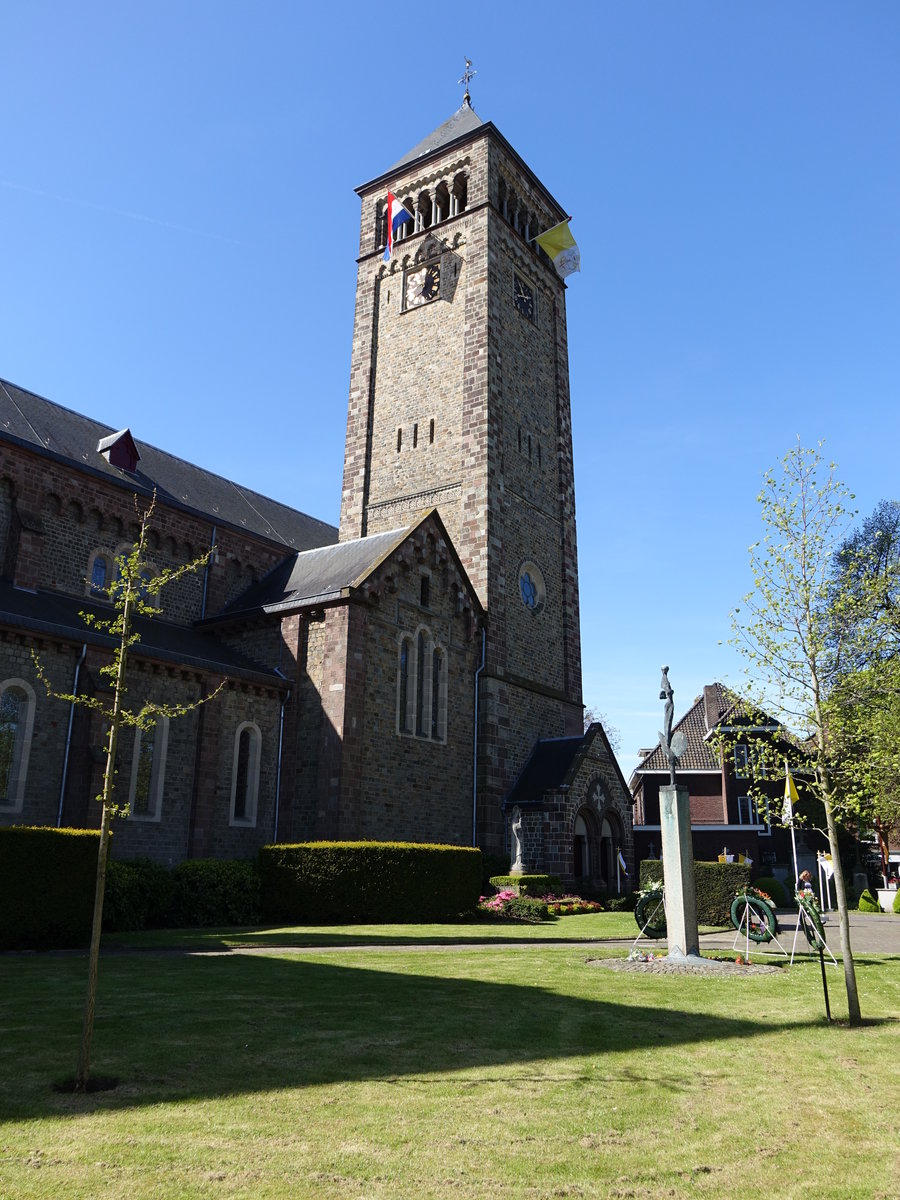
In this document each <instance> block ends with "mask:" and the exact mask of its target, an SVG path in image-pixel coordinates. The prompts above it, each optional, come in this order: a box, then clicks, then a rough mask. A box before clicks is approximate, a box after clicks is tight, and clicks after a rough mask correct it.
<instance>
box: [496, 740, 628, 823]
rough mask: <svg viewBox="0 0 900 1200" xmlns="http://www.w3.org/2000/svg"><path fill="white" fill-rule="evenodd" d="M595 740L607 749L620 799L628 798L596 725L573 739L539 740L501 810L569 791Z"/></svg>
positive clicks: (613, 761) (621, 777)
mask: <svg viewBox="0 0 900 1200" xmlns="http://www.w3.org/2000/svg"><path fill="white" fill-rule="evenodd" d="M594 738H600V739H601V741H602V743H603V745H604V746H605V747H606V752H607V754H608V755H609V760H610V762H611V763H612V765H613V767H614V768H615V771H616V775H617V776H618V779H619V783H620V784H621V787H622V795H623V796H624V797H626V798H630V795H631V793H630V792H629V790H628V784H627V783H626V782H625V776H624V775H623V774H622V771H621V768H620V767H619V764H618V761H617V759H616V756H615V754H614V753H613V749H612V746H610V744H609V738H608V737H607V736H606V730H605V729H604V728H603V726H602V725H601V724H600V723H599V722H595V723H594V724H593V725H591V726H590V727H589V728H588V729H587V730H586V731H585V732H584V733H582V734H577V735H575V736H574V737H563V738H542V739H541V740H540V741H537V742H535V744H534V749H533V750H532V751H531V757H530V758H529V759H528V761H527V762H526V763H525V766H524V767H523V768H522V773H521V774H520V775H519V778H518V779H517V780H516V782H515V783H514V784H513V786H512V789H511V791H510V792H509V793H508V795H507V797H506V799H505V800H504V802H503V805H504V808H506V809H507V810H509V809H510V808H512V807H513V806H514V805H516V804H521V805H527V804H540V801H541V799H542V797H543V795H544V793H545V792H548V791H556V790H557V789H559V788H564V787H568V786H569V785H570V784H571V782H572V780H573V779H574V778H575V776H576V774H577V773H578V769H579V766H580V764H581V760H582V758H583V756H584V755H585V754H586V753H587V751H588V750H589V749H590V747H591V745H592V743H593V741H594Z"/></svg>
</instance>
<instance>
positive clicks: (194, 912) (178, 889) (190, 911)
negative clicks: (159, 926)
mask: <svg viewBox="0 0 900 1200" xmlns="http://www.w3.org/2000/svg"><path fill="white" fill-rule="evenodd" d="M259 897H260V886H259V872H258V870H257V867H256V863H255V862H246V861H234V862H226V861H224V860H222V859H218V858H188V859H185V861H184V862H182V863H179V864H178V866H177V867H175V869H174V870H173V871H172V900H171V907H170V909H169V913H168V920H169V923H170V924H171V925H172V926H173V927H174V928H176V929H186V928H193V927H195V926H198V925H205V926H210V925H258V924H259V923H260V920H261V910H260V903H259Z"/></svg>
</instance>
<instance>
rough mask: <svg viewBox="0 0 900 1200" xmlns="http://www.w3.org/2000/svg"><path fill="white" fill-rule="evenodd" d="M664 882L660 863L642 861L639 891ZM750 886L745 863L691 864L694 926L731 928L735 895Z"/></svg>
mask: <svg viewBox="0 0 900 1200" xmlns="http://www.w3.org/2000/svg"><path fill="white" fill-rule="evenodd" d="M662 882H663V865H662V860H661V859H658V858H645V859H644V860H643V862H642V863H641V888H646V887H649V886H650V885H651V884H653V883H662ZM749 883H750V868H749V867H748V866H747V864H746V863H720V862H697V861H695V862H694V884H695V887H696V893H697V922H698V924H700V925H730V924H731V902H732V900H733V899H734V895H735V892H737V891H738V890H739V889H740V888H745V887H747V886H748V885H749Z"/></svg>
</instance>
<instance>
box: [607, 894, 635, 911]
mask: <svg viewBox="0 0 900 1200" xmlns="http://www.w3.org/2000/svg"><path fill="white" fill-rule="evenodd" d="M637 901H638V893H637V892H626V893H625V895H624V896H610V897H608V898H606V899H604V901H603V907H604V908H605V909H606V911H607V912H634V909H635V905H636V904H637Z"/></svg>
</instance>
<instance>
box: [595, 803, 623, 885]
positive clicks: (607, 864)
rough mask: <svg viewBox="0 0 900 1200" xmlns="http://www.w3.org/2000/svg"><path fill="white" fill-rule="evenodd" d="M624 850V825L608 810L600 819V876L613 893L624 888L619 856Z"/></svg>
mask: <svg viewBox="0 0 900 1200" xmlns="http://www.w3.org/2000/svg"><path fill="white" fill-rule="evenodd" d="M621 850H622V824H621V822H620V820H619V817H618V815H617V814H616V813H614V812H613V811H612V809H607V810H606V812H605V813H604V814H603V816H602V817H601V819H600V863H599V867H600V874H601V875H602V877H603V882H604V883H605V884H606V886H607V888H608V889H609V890H610V891H611V892H620V891H621V890H622V886H623V876H622V871H621V868H620V866H619V862H618V859H619V854H620V853H621Z"/></svg>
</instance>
